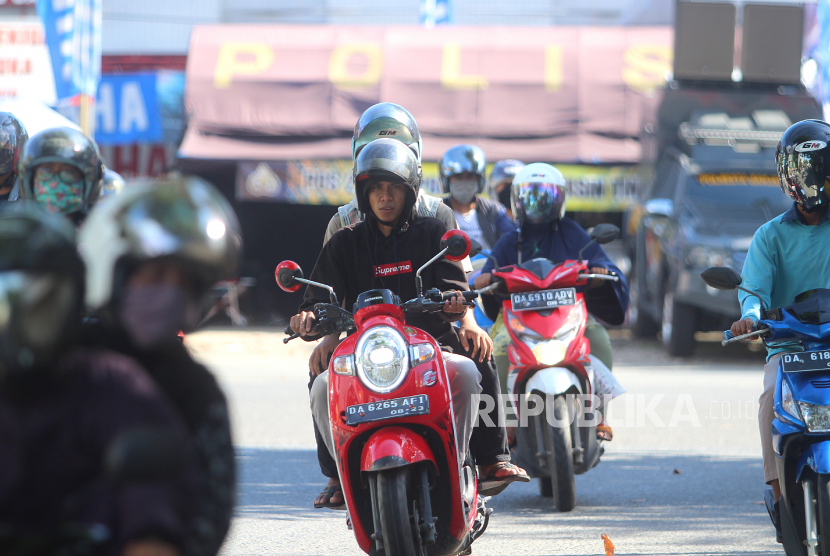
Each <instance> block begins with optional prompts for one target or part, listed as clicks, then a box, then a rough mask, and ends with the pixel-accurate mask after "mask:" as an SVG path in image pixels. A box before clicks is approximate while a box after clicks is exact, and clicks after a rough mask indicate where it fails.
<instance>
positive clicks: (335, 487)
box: [314, 485, 346, 510]
mask: <svg viewBox="0 0 830 556" xmlns="http://www.w3.org/2000/svg"><path fill="white" fill-rule="evenodd" d="M337 492H340V493H342V492H343V487H341V486H340V485H331V486H330V487H326V488H325V489H324V490H323V492H321V493H320V494H327V495H328V497H329V499H328V501H327V502H315V503H314V507H315V508H317V509H320V508H331V509H333V510H343V509H345V508H346V499H345V498H344V499H343V501H342V502H340V503H339V504H332V503H331V499H332V497H333V496H334V495H335V493H337ZM318 496H319V495H318Z"/></svg>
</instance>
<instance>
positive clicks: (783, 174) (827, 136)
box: [775, 120, 830, 212]
mask: <svg viewBox="0 0 830 556" xmlns="http://www.w3.org/2000/svg"><path fill="white" fill-rule="evenodd" d="M828 145H830V124H828V123H827V122H824V121H821V120H804V121H801V122H798V123H795V124H793V125H791V126H790V127H789V128H788V129H787V131H785V132H784V135H782V136H781V141H779V143H778V148H776V149H775V162H776V166H777V167H778V179H779V181H780V182H781V189H782V190H783V191H784V193H786V194H787V195H789V196H790V198H791V199H793V200H794V201H795V202H796V203H798V204H799V206H801V208H803V209H804V210H806V211H808V212H812V211H813V210H816V209H823V207H825V206H826V205H827V203H828V200H830V197H828V194H827V191H826V187H827V186H830V146H828Z"/></svg>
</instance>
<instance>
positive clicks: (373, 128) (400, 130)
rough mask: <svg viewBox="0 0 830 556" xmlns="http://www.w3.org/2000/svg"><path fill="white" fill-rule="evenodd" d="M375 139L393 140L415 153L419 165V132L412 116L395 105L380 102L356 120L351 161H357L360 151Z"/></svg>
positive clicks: (420, 152) (420, 147) (404, 109)
mask: <svg viewBox="0 0 830 556" xmlns="http://www.w3.org/2000/svg"><path fill="white" fill-rule="evenodd" d="M376 139H395V140H396V141H400V142H401V143H403V144H404V145H406V146H407V147H409V148H410V149H412V152H413V153H415V157H416V158H417V160H418V165H419V166H420V164H421V154H422V153H423V148H422V144H421V132H420V131H418V124H417V123H416V122H415V118H413V117H412V114H410V113H409V111H408V110H407V109H406V108H404V107H403V106H399V105H397V104H393V103H391V102H381V103H379V104H375V105H374V106H370V107H369V108H367V109H366V111H365V112H363V114H361V115H360V118H358V120H357V123H356V124H355V126H354V135H352V160H353V161H354V160H357V155H358V154H360V151H361V149H363V147H365V146H366V145H368V144H369V143H371V142H372V141H374V140H376Z"/></svg>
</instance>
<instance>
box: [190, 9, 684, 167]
mask: <svg viewBox="0 0 830 556" xmlns="http://www.w3.org/2000/svg"><path fill="white" fill-rule="evenodd" d="M670 44H671V29H670V28H668V27H641V28H635V27H616V28H614V27H590V28H589V27H560V28H557V27H531V28H527V27H495V28H494V27H467V28H464V27H443V28H435V29H425V28H419V27H336V26H271V25H269V26H264V25H263V26H252V25H244V26H243V25H229V26H200V27H196V28H195V29H194V30H193V34H192V38H191V47H190V52H189V55H188V62H187V85H186V99H185V102H186V107H187V110H188V113H189V117H190V120H189V127H188V131H187V134H186V136H185V139H184V142H183V143H182V146H181V149H180V153H179V154H180V157H182V158H186V159H213V160H217V159H218V160H289V159H309V158H349V157H350V155H351V152H350V137H351V133H352V130H353V128H354V124H355V122H356V121H357V118H358V116H359V115H360V113H361V112H362V111H363V110H365V109H366V108H368V107H369V106H371V105H372V104H375V103H377V102H383V101H390V102H395V103H398V104H400V105H402V106H404V107H406V108H407V109H408V110H409V111H410V112H412V114H413V115H414V116H415V119H416V120H417V121H418V124H419V127H420V129H421V133H422V135H423V136H424V159H425V160H437V159H438V158H440V156H441V155H442V154H443V152H444V151H445V150H446V149H447V148H449V147H450V146H452V145H454V144H457V143H461V142H464V143H475V144H477V145H479V146H480V147H481V148H482V149H484V152H485V154H486V155H487V156H488V158H489V159H491V160H495V159H499V158H519V159H523V160H546V161H554V162H600V163H606V162H607V163H610V162H634V161H636V160H637V159H638V158H639V155H640V148H639V142H638V141H637V138H638V136H639V132H640V127H641V124H642V121H643V111H644V110H646V109H647V106H650V105H651V104H652V103H651V101H650V100H649V98H648V96H649V95H651V94H652V93H653V91H654V90H656V89H658V88H659V87H660V86H661V85H662V83H663V80H664V79H665V75H666V73H667V72H668V71H669V70H670V64H671V59H670V58H671V50H670Z"/></svg>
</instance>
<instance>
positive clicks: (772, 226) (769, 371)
mask: <svg viewBox="0 0 830 556" xmlns="http://www.w3.org/2000/svg"><path fill="white" fill-rule="evenodd" d="M828 144H830V124H827V122H823V121H819V120H804V121H802V122H798V123H796V124H793V125H792V126H790V128H789V129H788V130H787V131H786V132H785V133H784V135H783V136H782V137H781V142H780V143H778V148H777V149H776V152H775V160H776V162H777V166H778V178H779V180H780V182H781V189H782V190H783V191H784V193H786V194H787V195H789V196H790V197H791V198H792V199H793V201H794V202H793V206H792V207H791V208H790V210H788V211H787V212H785V213H784V214H782V215H781V216H778V217H777V218H773V219H772V220H771V221H769V222H767V223H766V224H764V225H763V226H761V227H760V228H759V229H758V231H757V232H755V236H754V237H753V238H752V244H751V245H750V247H749V253H747V257H746V262H745V263H744V268H743V271H742V272H741V276H742V278H743V283H742V286H743V287H745V288H746V289H748V290H749V291H752V292H754V293H756V294H758V295H759V296H761V298H762V299H763V300H764V307H766V308H767V309H770V308H776V307H783V306H785V305H788V304H790V303H792V301H793V299H794V298H795V297H796V296H797V295H798V294H800V293H802V292H804V291H806V290H810V289H814V288H830V252H828V250H827V249H826V248H822V246H826V245H830V223H828V221H827V206H828V201H830V197H828V195H827V191H825V186H826V184H827V183H828V181H827V180H830V147H828ZM738 297H739V299H740V302H741V315H742V318H741V320H739V321H736V322H735V323H734V324H732V333H733V334H735V335H736V336H737V335H740V334H746V333H749V332H751V331H752V329H753V327H754V326H755V324H756V323H757V322H758V320H759V319H760V318H761V305H760V302H759V301H758V298H757V297H755V296H752V295H748V294H746V293H744V292H739V296H738ZM767 350H768V354H767V364H766V365H765V366H764V392H763V393H762V394H761V397H760V399H759V408H758V422H759V426H760V429H761V450H762V453H763V457H764V481H765V482H766V483H767V484H768V485H770V486H771V487H772V491H773V494H774V497H775V504H774V507H773V508H770V510H771V511H772V512H773V515H774V516H775V517H774V521H775V529H776V536H777V538H778V542H781V521H780V513H779V507H778V499H779V498H780V496H781V489H780V488H779V486H778V471H777V468H776V465H775V453H774V452H773V449H772V420H773V398H774V395H775V379H776V375H777V372H778V362H779V359H780V358H781V353H784V352H787V351H802V350H803V348H802V346H801V345H800V344H798V343H792V344H784V345H780V344H779V345H777V346H776V347H774V348H773V347H770V348H767Z"/></svg>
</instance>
